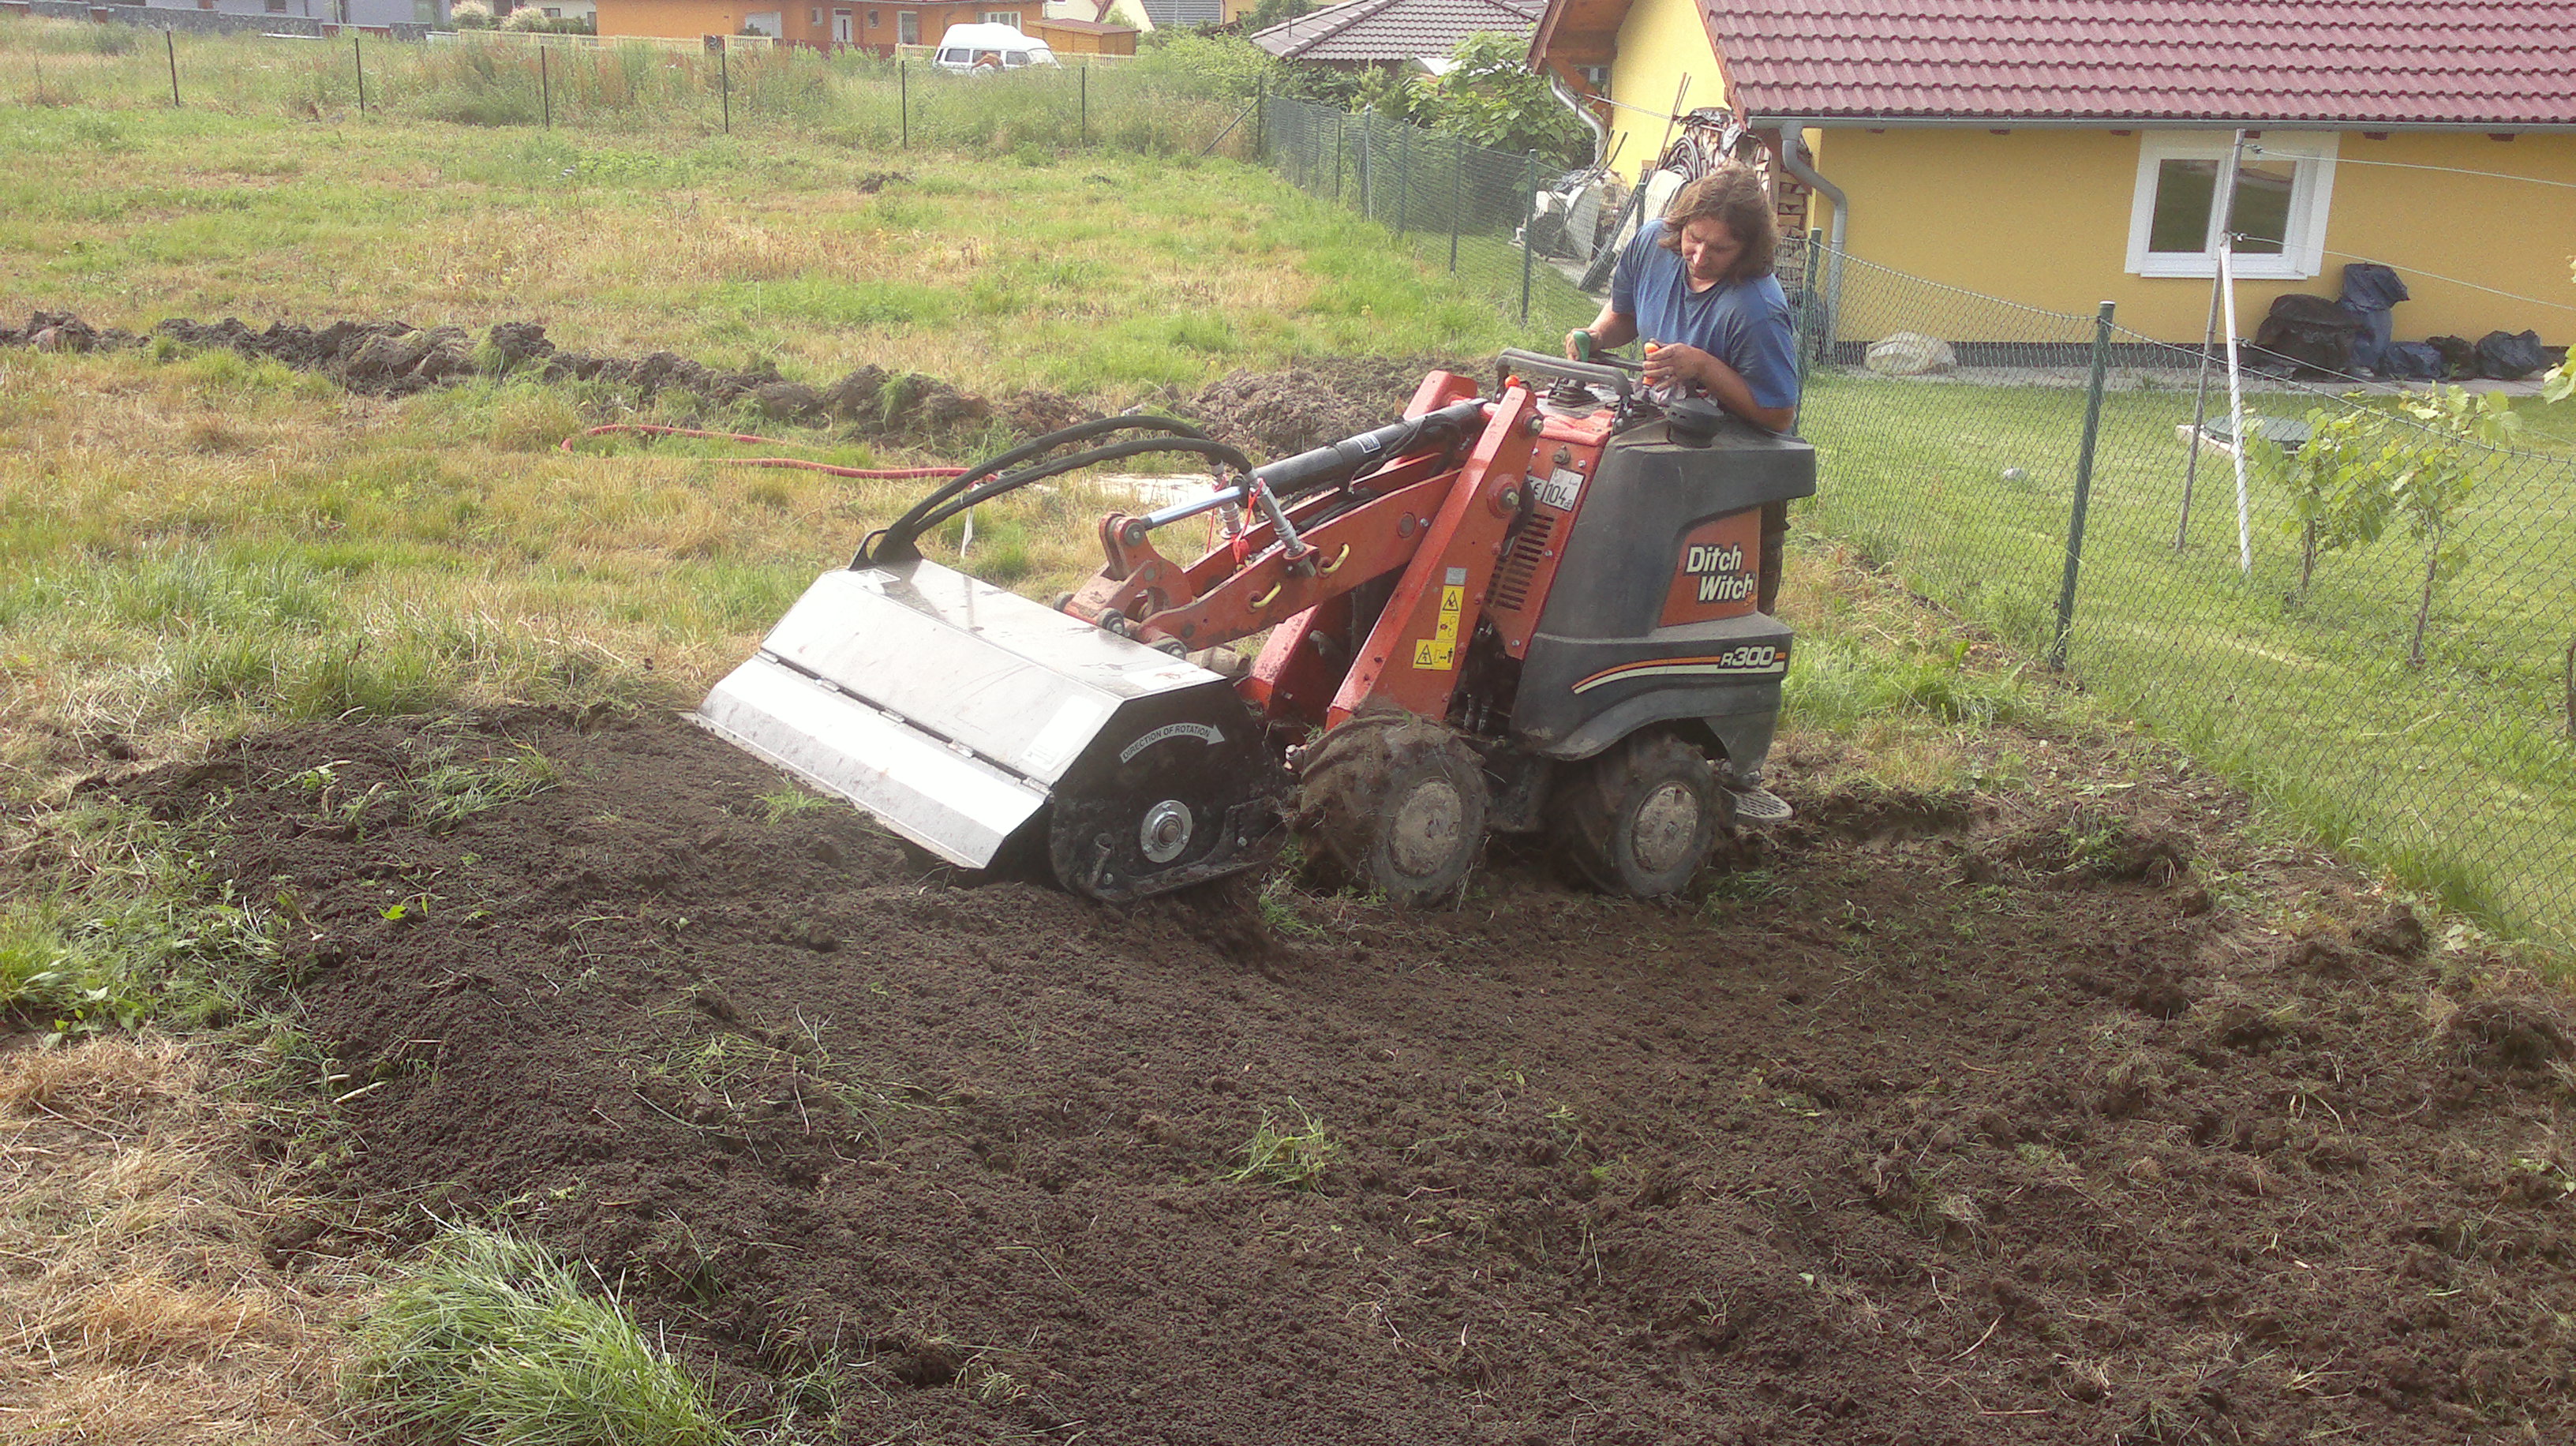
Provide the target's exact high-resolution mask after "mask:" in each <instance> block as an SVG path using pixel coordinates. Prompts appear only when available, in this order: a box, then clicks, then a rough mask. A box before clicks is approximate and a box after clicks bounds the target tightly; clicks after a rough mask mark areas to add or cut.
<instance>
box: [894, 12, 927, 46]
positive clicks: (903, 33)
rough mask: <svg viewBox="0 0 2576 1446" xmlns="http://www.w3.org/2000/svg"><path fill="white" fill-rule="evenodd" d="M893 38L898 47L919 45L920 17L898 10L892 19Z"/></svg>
mask: <svg viewBox="0 0 2576 1446" xmlns="http://www.w3.org/2000/svg"><path fill="white" fill-rule="evenodd" d="M894 38H895V43H896V44H898V45H919V44H920V43H921V17H920V16H919V15H918V14H915V13H914V12H912V11H910V10H899V11H896V12H895V17H894Z"/></svg>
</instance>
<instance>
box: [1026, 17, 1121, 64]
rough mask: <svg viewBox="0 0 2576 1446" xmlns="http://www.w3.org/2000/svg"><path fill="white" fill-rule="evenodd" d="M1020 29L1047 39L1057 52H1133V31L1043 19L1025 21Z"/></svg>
mask: <svg viewBox="0 0 2576 1446" xmlns="http://www.w3.org/2000/svg"><path fill="white" fill-rule="evenodd" d="M1023 28H1024V29H1026V30H1027V31H1028V33H1029V34H1031V35H1034V36H1036V37H1037V38H1038V39H1040V40H1043V41H1045V42H1046V43H1047V49H1049V50H1052V51H1054V52H1055V53H1056V54H1057V55H1060V56H1062V55H1133V54H1135V53H1136V35H1135V32H1134V31H1125V32H1120V33H1117V34H1111V35H1103V34H1102V33H1100V32H1099V31H1097V30H1068V29H1062V28H1059V27H1057V26H1055V25H1053V24H1050V23H1049V22H1047V21H1044V20H1033V21H1029V22H1027V23H1026V24H1025V25H1024V26H1023Z"/></svg>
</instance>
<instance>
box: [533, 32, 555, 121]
mask: <svg viewBox="0 0 2576 1446" xmlns="http://www.w3.org/2000/svg"><path fill="white" fill-rule="evenodd" d="M537 102H538V104H540V105H542V106H544V107H545V113H546V129H547V130H553V129H554V128H555V78H554V68H553V67H552V66H551V65H549V64H547V62H546V47H544V46H542V45H540V46H538V47H537Z"/></svg>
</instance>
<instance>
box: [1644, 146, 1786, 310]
mask: <svg viewBox="0 0 2576 1446" xmlns="http://www.w3.org/2000/svg"><path fill="white" fill-rule="evenodd" d="M1701 220H1716V221H1719V222H1721V223H1723V224H1724V225H1725V227H1726V229H1727V230H1728V231H1729V232H1730V233H1732V234H1733V235H1734V237H1735V239H1736V240H1738V241H1741V242H1743V243H1744V254H1743V255H1742V256H1740V257H1738V258H1736V262H1735V269H1734V270H1733V271H1732V272H1730V273H1728V275H1727V277H1726V279H1727V280H1729V281H1750V280H1752V279H1753V278H1754V277H1756V276H1768V275H1770V274H1771V261H1772V257H1773V256H1775V255H1777V254H1778V252H1779V250H1780V223H1779V222H1778V221H1776V220H1774V219H1772V215H1771V196H1770V193H1768V192H1766V191H1764V190H1763V189H1762V176H1761V174H1760V173H1759V172H1757V171H1755V170H1754V169H1753V168H1752V167H1751V166H1747V165H1742V164H1740V163H1737V162H1734V161H1729V162H1727V163H1726V164H1724V165H1722V166H1719V167H1718V168H1717V169H1716V170H1713V171H1711V172H1709V173H1708V174H1707V175H1705V176H1702V177H1700V178H1699V179H1698V180H1696V181H1693V182H1691V183H1690V184H1689V185H1687V186H1684V187H1682V188H1681V189H1680V190H1679V191H1676V192H1674V193H1673V200H1672V204H1671V205H1669V206H1666V207H1665V208H1664V234H1663V235H1661V236H1659V237H1657V238H1656V241H1657V243H1658V244H1660V245H1661V246H1662V247H1663V248H1664V249H1665V250H1667V251H1679V250H1681V249H1682V228H1683V227H1685V226H1688V225H1689V224H1690V223H1692V222H1693V221H1701Z"/></svg>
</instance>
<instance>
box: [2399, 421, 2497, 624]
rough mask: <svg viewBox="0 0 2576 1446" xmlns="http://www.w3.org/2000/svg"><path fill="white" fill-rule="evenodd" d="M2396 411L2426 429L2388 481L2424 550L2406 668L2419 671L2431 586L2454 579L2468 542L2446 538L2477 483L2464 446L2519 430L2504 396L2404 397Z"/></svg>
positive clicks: (2491, 442)
mask: <svg viewBox="0 0 2576 1446" xmlns="http://www.w3.org/2000/svg"><path fill="white" fill-rule="evenodd" d="M2397 405H2398V408H2399V409H2400V410H2401V411H2403V412H2405V413H2406V414H2407V415H2408V416H2411V417H2413V418H2414V419H2415V420H2416V421H2418V422H2421V423H2423V424H2424V435H2422V436H2421V437H2419V438H2417V439H2413V440H2410V441H2409V442H2408V443H2406V444H2404V445H2403V446H2402V448H2401V451H2402V453H2403V456H2404V465H2403V466H2402V467H2401V468H2400V470H2399V471H2398V473H2397V475H2396V476H2395V477H2394V478H2392V479H2391V480H2390V483H2389V487H2388V493H2389V499H2390V501H2391V502H2392V503H2393V504H2394V506H2395V508H2396V511H2397V515H2398V516H2399V517H2400V518H2403V519H2404V520H2405V523H2406V530H2407V531H2408V532H2411V533H2413V534H2414V535H2415V540H2416V541H2417V542H2418V543H2419V544H2421V545H2422V547H2423V548H2424V592H2423V597H2422V600H2421V601H2420V602H2418V603H2417V604H2416V606H2415V639H2414V641H2413V642H2412V643H2411V644H2409V645H2408V647H2407V649H2406V661H2407V664H2408V665H2409V666H2411V667H2417V668H2420V667H2422V666H2424V625H2425V623H2426V621H2427V620H2428V619H2429V618H2430V617H2431V616H2432V613H2433V589H2434V587H2435V586H2436V585H2438V584H2439V583H2440V582H2441V581H2442V580H2443V579H2444V578H2447V577H2454V576H2457V575H2458V573H2459V570H2460V567H2461V565H2462V564H2464V563H2466V562H2467V561H2468V547H2467V545H2466V544H2465V543H2455V542H2452V541H2451V540H2450V538H2451V529H2452V527H2453V525H2454V524H2455V523H2456V522H2457V521H2458V519H2459V510H2460V505H2461V504H2462V503H2464V502H2466V501H2467V500H2468V497H2469V491H2470V489H2471V488H2472V487H2473V486H2475V485H2476V478H2477V459H2476V458H2475V457H2473V456H2471V455H2470V453H2469V451H2468V448H2467V447H2466V446H2465V445H2464V444H2465V443H2470V442H2482V443H2486V444H2488V445H2500V444H2502V443H2504V442H2506V441H2508V440H2510V439H2511V437H2512V436H2513V433H2514V431H2515V430H2516V429H2517V428H2519V427H2520V426H2521V425H2522V419H2521V418H2519V417H2517V416H2515V415H2514V414H2513V403H2512V400H2511V399H2510V398H2508V397H2506V396H2505V395H2504V394H2503V393H2502V392H2487V393H2485V394H2483V395H2473V394H2471V393H2470V392H2469V391H2468V390H2467V389H2466V388H2463V387H2436V388H2434V389H2433V390H2432V391H2429V392H2408V393H2405V394H2404V395H2402V396H2400V397H2399V398H2398V400H2397Z"/></svg>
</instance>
